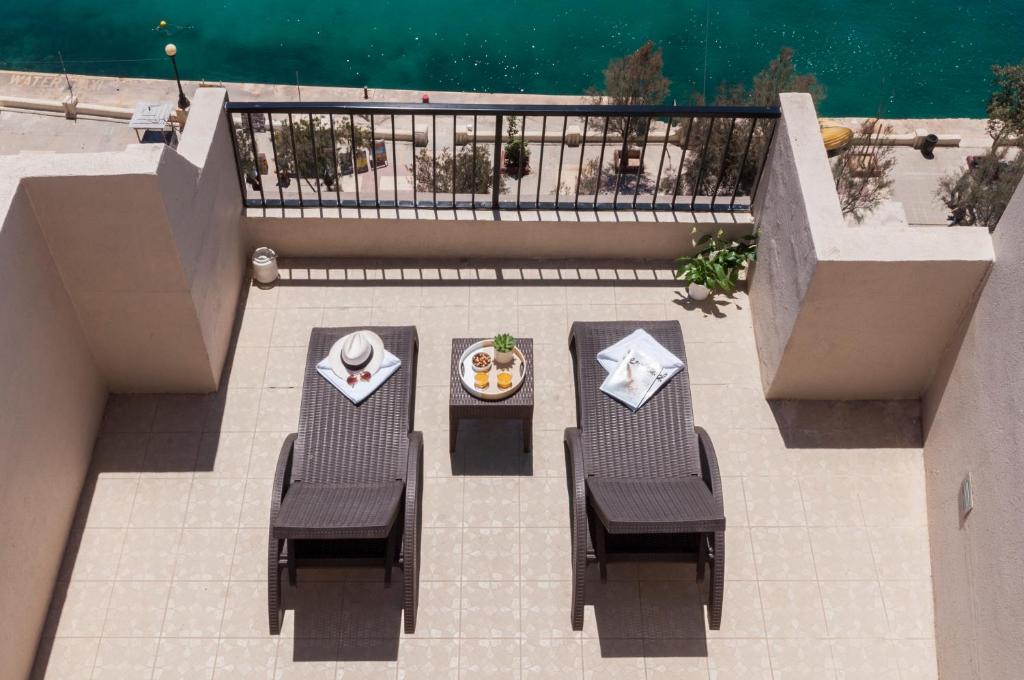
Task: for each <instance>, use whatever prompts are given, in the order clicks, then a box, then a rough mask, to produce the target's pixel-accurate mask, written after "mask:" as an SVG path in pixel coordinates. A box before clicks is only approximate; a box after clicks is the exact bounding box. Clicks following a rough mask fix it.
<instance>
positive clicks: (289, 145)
mask: <svg viewBox="0 0 1024 680" xmlns="http://www.w3.org/2000/svg"><path fill="white" fill-rule="evenodd" d="M353 132H354V138H355V143H356V149H357V150H358V149H360V148H367V147H369V145H370V133H369V131H368V130H366V129H365V128H363V127H362V126H360V125H356V126H355V128H354V129H353V127H352V124H351V123H349V121H341V122H335V125H334V131H333V133H332V131H331V127H330V125H328V124H327V122H326V121H325V119H324V118H323V117H322V116H312V117H304V118H300V119H299V120H293V121H292V124H291V125H290V126H289V125H288V124H287V123H286V122H285V123H283V124H278V125H276V126H274V145H275V147H276V149H277V172H278V174H279V175H280V174H282V173H287V174H288V175H289V176H291V177H297V178H299V179H300V180H304V181H305V182H306V184H307V185H309V187H310V189H312V190H316V187H317V184H319V183H320V182H324V183H325V184H332V183H333V182H334V181H336V180H337V177H338V174H339V171H341V172H350V171H351V169H352V148H351V147H352V139H353ZM314 147H315V148H314ZM335 159H337V166H335Z"/></svg>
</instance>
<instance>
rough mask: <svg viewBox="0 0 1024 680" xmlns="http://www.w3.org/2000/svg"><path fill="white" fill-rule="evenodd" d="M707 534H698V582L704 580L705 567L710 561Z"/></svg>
mask: <svg viewBox="0 0 1024 680" xmlns="http://www.w3.org/2000/svg"><path fill="white" fill-rule="evenodd" d="M708 540H709V537H708V535H707V534H697V583H700V582H701V581H703V580H704V568H705V566H706V565H707V562H708V550H707V543H708Z"/></svg>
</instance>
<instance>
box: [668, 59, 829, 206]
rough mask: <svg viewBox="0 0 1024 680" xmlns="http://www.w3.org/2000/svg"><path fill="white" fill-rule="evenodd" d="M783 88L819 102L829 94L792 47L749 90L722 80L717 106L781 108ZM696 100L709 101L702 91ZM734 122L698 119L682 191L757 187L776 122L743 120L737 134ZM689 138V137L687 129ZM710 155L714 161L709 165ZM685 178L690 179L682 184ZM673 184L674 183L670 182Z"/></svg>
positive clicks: (738, 123)
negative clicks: (796, 58) (795, 57)
mask: <svg viewBox="0 0 1024 680" xmlns="http://www.w3.org/2000/svg"><path fill="white" fill-rule="evenodd" d="M783 92H806V93H808V94H810V95H811V99H812V100H813V101H814V104H815V106H817V105H818V103H819V102H821V100H822V99H824V98H825V88H824V86H822V85H821V83H819V82H818V79H817V77H815V76H814V74H811V73H800V72H799V71H797V69H796V65H795V64H794V63H793V50H792V49H790V48H789V47H782V48H780V49H779V53H778V55H776V57H775V58H774V59H772V60H771V61H770V62H769V63H768V65H767V66H766V67H765V68H764V69H762V70H761V71H760V72H758V73H757V74H756V75H755V76H754V78H753V81H752V85H751V86H750V87H749V88H748V87H747V86H746V85H744V84H742V83H734V84H731V85H729V84H726V83H721V84H719V86H718V89H717V90H716V92H715V98H714V104H715V105H718V106H779V104H780V98H779V95H780V94H781V93H783ZM693 99H694V102H695V103H697V104H704V103H705V102H704V98H703V97H702V96H701V95H694V97H693ZM709 125H710V126H711V130H710V136H709V131H708V126H709ZM730 125H731V124H730V122H729V121H728V119H721V120H719V121H714V120H712V119H698V120H697V121H696V122H694V124H693V129H692V130H691V131H690V134H689V135H688V136H689V143H688V145H687V158H686V167H685V169H684V172H683V178H682V180H681V186H680V187H679V190H680V191H685V190H688V191H690V192H692V193H694V194H696V195H704V196H707V195H711V194H712V193H713V192H714V190H715V188H716V187H718V188H719V190H720V191H728V192H729V193H730V194H732V193H733V192H735V193H736V194H737V195H742V194H743V193H744V192H749V191H751V190H752V189H753V186H754V181H755V180H756V178H757V171H758V162H759V161H760V159H762V158H764V154H765V150H766V147H767V146H768V139H769V137H770V134H769V133H770V131H771V125H770V124H769V121H767V120H761V121H758V120H754V119H749V118H747V119H742V118H741V119H737V120H736V124H735V127H733V129H732V135H731V136H730V135H729V129H730ZM751 127H753V132H751ZM751 134H752V135H753V136H752V137H750V135H751ZM748 137H750V150H749V151H747V152H746V161H745V162H744V150H745V149H746V140H747V138H748ZM683 139H686V135H685V133H684V137H683ZM705 139H707V140H708V143H707V151H706V152H705V153H704V154H701V153H700V151H701V149H702V148H703V145H704V140H705ZM705 159H707V160H709V161H714V162H707V163H705V162H704V161H705ZM741 164H742V167H741ZM683 181H685V183H682V182H683ZM672 182H675V178H672ZM672 187H674V185H671V186H670V188H672Z"/></svg>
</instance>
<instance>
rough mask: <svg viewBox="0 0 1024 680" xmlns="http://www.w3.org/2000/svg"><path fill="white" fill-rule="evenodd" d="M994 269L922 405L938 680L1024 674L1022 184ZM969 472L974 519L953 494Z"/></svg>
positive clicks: (998, 242) (999, 237) (997, 245)
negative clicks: (965, 513)
mask: <svg viewBox="0 0 1024 680" xmlns="http://www.w3.org/2000/svg"><path fill="white" fill-rule="evenodd" d="M992 243H993V247H994V249H995V256H996V261H995V263H994V264H993V266H992V270H991V272H990V275H989V278H988V281H987V282H986V284H985V287H984V289H983V290H982V291H981V294H980V296H979V297H978V300H977V304H976V306H975V307H974V310H973V314H971V315H970V316H969V317H968V318H967V319H965V321H964V324H963V325H962V327H961V329H960V332H959V333H958V335H957V336H956V337H955V339H954V341H953V342H952V343H951V344H950V345H949V347H948V348H947V350H946V353H945V356H944V358H943V361H942V364H941V368H940V371H939V375H938V377H937V379H936V380H935V382H934V384H933V385H932V386H931V387H930V388H929V389H928V391H927V392H926V394H925V397H924V399H923V406H924V408H923V414H924V418H925V433H926V436H925V447H924V462H925V471H926V474H927V489H928V526H929V538H930V544H931V553H932V578H933V580H934V587H935V629H936V631H935V632H936V640H937V647H938V661H939V673H940V677H941V678H943V679H945V678H951V679H955V680H1016V679H1017V678H1020V677H1021V676H1022V670H1021V669H1024V643H1022V640H1024V393H1022V385H1024V341H1022V333H1024V184H1022V185H1021V186H1020V187H1018V189H1017V192H1016V194H1015V196H1014V198H1013V201H1012V202H1011V204H1010V206H1009V207H1008V209H1007V211H1006V213H1005V214H1004V215H1003V218H1002V220H1001V221H1000V223H999V226H998V227H997V228H996V230H995V232H994V233H993V235H992ZM968 473H970V474H971V477H972V482H973V486H974V510H973V511H972V512H971V514H970V515H969V516H968V517H967V519H966V521H964V522H963V523H962V524H961V522H960V517H959V512H958V504H957V494H958V492H959V488H960V482H961V481H962V480H963V478H964V477H965V476H966V475H967V474H968Z"/></svg>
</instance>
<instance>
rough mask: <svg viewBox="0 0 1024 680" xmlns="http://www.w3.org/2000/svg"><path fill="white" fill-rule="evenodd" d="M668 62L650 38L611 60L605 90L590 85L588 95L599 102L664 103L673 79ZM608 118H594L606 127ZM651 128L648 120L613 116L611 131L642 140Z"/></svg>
mask: <svg viewBox="0 0 1024 680" xmlns="http://www.w3.org/2000/svg"><path fill="white" fill-rule="evenodd" d="M664 66H665V62H664V59H663V58H662V55H661V48H658V47H655V46H654V43H653V42H651V41H650V40H648V41H647V42H646V43H644V44H643V46H641V47H640V49H638V50H637V51H636V52H633V53H632V54H627V55H626V56H624V57H621V58H619V59H612V60H611V61H610V62H608V68H606V69H605V70H604V89H603V90H598V89H596V88H593V87H592V88H590V90H589V91H588V94H590V96H591V98H592V99H593V100H594V102H595V103H597V104H602V103H604V104H618V105H628V106H637V105H643V104H661V103H662V102H664V101H665V98H666V97H668V93H669V85H670V84H671V81H670V80H669V79H668V78H666V77H665V73H664ZM604 125H605V121H604V120H601V119H600V118H598V119H596V120H592V121H591V126H592V127H594V128H596V129H600V130H603V129H604ZM646 131H647V119H644V120H640V121H637V120H632V121H631V120H630V119H628V118H609V119H608V132H609V133H610V134H617V135H622V136H623V137H624V138H627V139H629V140H634V141H635V140H638V139H642V138H643V136H644V133H645V132H646Z"/></svg>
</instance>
